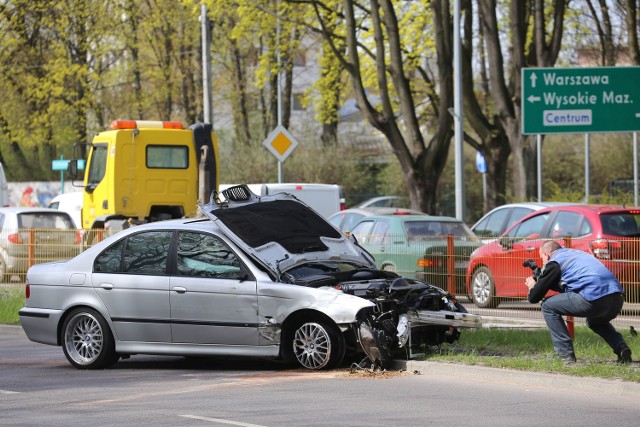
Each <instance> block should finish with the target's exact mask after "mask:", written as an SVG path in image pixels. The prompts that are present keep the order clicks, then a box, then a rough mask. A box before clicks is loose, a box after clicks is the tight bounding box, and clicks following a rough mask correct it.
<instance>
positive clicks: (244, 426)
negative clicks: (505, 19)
mask: <svg viewBox="0 0 640 427" xmlns="http://www.w3.org/2000/svg"><path fill="white" fill-rule="evenodd" d="M180 416H181V417H184V418H191V419H194V420H201V421H211V422H212V423H218V424H231V425H234V426H241V427H265V426H263V425H259V424H249V423H243V422H239V421H231V420H223V419H221V418H208V417H199V416H197V415H180Z"/></svg>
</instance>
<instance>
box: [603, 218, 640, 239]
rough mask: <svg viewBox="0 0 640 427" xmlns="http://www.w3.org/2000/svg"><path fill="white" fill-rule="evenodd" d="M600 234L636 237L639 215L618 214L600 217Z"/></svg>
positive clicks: (637, 234)
mask: <svg viewBox="0 0 640 427" xmlns="http://www.w3.org/2000/svg"><path fill="white" fill-rule="evenodd" d="M600 220H601V221H602V232H603V233H604V234H611V235H613V236H620V237H637V236H639V235H640V233H639V232H638V223H639V222H640V213H638V214H636V213H631V212H618V213H611V214H602V215H600Z"/></svg>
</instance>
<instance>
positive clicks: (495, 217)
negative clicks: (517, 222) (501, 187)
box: [473, 209, 510, 236]
mask: <svg viewBox="0 0 640 427" xmlns="http://www.w3.org/2000/svg"><path fill="white" fill-rule="evenodd" d="M509 212H510V209H500V210H499V211H496V212H494V213H492V214H491V215H489V216H488V217H487V218H485V219H484V220H482V222H481V223H480V224H478V225H477V226H476V227H475V228H474V229H473V231H474V232H475V233H476V234H477V235H478V236H499V235H500V234H502V231H503V228H502V224H504V222H505V220H506V219H507V216H508V215H509Z"/></svg>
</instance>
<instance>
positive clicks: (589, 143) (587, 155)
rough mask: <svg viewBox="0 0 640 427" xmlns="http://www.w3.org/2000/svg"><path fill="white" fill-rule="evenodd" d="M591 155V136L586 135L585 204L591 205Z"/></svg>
mask: <svg viewBox="0 0 640 427" xmlns="http://www.w3.org/2000/svg"><path fill="white" fill-rule="evenodd" d="M590 154H591V134H588V133H586V134H585V135H584V202H585V203H589V181H590V177H589V164H590V163H591V162H590V161H589V160H590V158H589V156H590Z"/></svg>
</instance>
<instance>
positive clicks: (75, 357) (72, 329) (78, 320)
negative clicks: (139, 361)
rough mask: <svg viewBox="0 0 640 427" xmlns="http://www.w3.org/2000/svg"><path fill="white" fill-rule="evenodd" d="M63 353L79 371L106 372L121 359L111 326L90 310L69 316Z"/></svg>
mask: <svg viewBox="0 0 640 427" xmlns="http://www.w3.org/2000/svg"><path fill="white" fill-rule="evenodd" d="M62 350H63V351H64V355H65V356H66V357H67V360H68V361H69V363H71V364H72V365H73V366H75V367H76V368H78V369H104V368H107V367H109V366H111V365H113V364H114V363H116V362H117V361H118V359H119V357H118V355H117V353H116V352H115V342H114V340H113V334H112V333H111V329H110V328H109V325H108V324H107V322H106V320H104V318H103V317H102V316H101V315H100V314H99V313H98V312H97V311H95V310H93V309H90V308H78V309H75V310H73V311H72V312H71V313H69V316H67V318H66V320H65V322H64V326H63V327H62Z"/></svg>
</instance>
